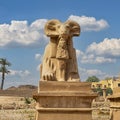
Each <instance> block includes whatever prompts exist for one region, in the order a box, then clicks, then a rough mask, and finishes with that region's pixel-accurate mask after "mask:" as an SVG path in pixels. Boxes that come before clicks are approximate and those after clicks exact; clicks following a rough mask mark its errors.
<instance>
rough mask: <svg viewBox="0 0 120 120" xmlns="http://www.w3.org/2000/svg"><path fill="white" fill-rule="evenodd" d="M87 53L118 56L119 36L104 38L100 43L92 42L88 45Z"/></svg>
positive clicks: (119, 55) (119, 48) (119, 52)
mask: <svg viewBox="0 0 120 120" xmlns="http://www.w3.org/2000/svg"><path fill="white" fill-rule="evenodd" d="M87 53H94V54H96V55H102V56H107V57H120V38H119V39H117V38H111V39H108V38H105V39H104V40H103V41H102V42H100V43H96V42H94V43H92V44H90V45H89V46H88V48H87Z"/></svg>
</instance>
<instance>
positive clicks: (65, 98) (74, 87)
mask: <svg viewBox="0 0 120 120" xmlns="http://www.w3.org/2000/svg"><path fill="white" fill-rule="evenodd" d="M95 97H96V94H94V93H93V92H92V91H91V84H90V83H81V82H53V81H50V82H49V81H41V82H40V85H39V90H38V93H37V94H35V95H34V96H33V98H34V99H35V100H36V103H37V105H36V110H37V116H36V120H62V119H64V120H83V119H84V120H92V114H91V112H92V109H91V103H92V100H93V99H94V98H95Z"/></svg>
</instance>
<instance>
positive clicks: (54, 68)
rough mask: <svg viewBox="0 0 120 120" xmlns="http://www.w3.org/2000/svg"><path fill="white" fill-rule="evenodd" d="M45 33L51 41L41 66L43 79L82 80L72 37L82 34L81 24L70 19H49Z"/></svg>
mask: <svg viewBox="0 0 120 120" xmlns="http://www.w3.org/2000/svg"><path fill="white" fill-rule="evenodd" d="M45 34H46V35H47V36H48V37H50V42H49V44H48V45H47V46H46V48H45V52H44V57H43V62H42V64H41V67H40V71H41V73H40V74H41V80H47V81H80V78H79V74H78V68H77V60H76V51H75V49H74V48H73V42H72V37H73V36H79V34H80V26H79V24H78V23H76V22H74V21H70V20H68V21H66V22H65V23H62V22H60V21H59V20H55V19H53V20H49V21H48V22H47V23H46V25H45Z"/></svg>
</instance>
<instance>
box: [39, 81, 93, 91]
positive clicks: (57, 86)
mask: <svg viewBox="0 0 120 120" xmlns="http://www.w3.org/2000/svg"><path fill="white" fill-rule="evenodd" d="M39 91H84V92H85V91H86V92H88V91H92V90H91V83H88V82H66V81H62V82H58V81H40V82H39Z"/></svg>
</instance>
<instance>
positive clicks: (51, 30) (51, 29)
mask: <svg viewBox="0 0 120 120" xmlns="http://www.w3.org/2000/svg"><path fill="white" fill-rule="evenodd" d="M60 24H61V22H60V21H59V20H56V19H52V20H49V21H48V22H47V23H46V25H45V29H44V30H45V34H46V35H47V36H49V37H52V36H53V37H54V36H58V35H59V34H58V26H59V25H60Z"/></svg>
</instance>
